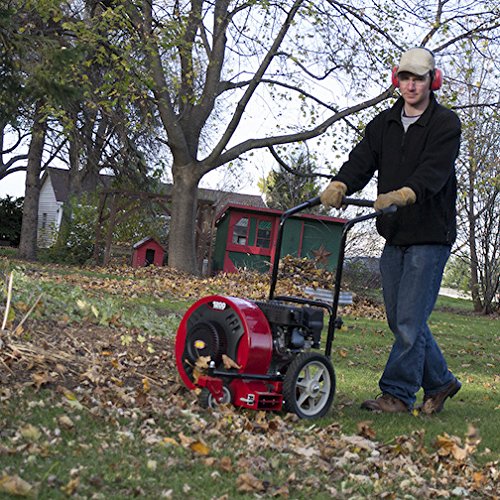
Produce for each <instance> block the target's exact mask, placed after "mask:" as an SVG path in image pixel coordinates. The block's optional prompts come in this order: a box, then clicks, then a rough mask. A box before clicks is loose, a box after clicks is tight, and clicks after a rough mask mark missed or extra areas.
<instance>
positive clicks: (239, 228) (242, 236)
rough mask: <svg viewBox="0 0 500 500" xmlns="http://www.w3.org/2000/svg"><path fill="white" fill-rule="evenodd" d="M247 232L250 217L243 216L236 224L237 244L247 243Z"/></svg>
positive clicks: (234, 232)
mask: <svg viewBox="0 0 500 500" xmlns="http://www.w3.org/2000/svg"><path fill="white" fill-rule="evenodd" d="M247 233H248V217H242V218H241V219H239V220H238V222H237V223H236V224H235V225H234V230H233V243H235V244H236V245H246V244H247Z"/></svg>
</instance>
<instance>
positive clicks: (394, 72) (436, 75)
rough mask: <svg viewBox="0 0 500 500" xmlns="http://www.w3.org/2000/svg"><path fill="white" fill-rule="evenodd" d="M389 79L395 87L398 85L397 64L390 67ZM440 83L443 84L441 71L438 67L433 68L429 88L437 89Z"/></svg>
mask: <svg viewBox="0 0 500 500" xmlns="http://www.w3.org/2000/svg"><path fill="white" fill-rule="evenodd" d="M391 80H392V84H393V85H394V86H395V87H396V88H398V87H399V78H398V66H394V68H392V73H391ZM442 85H443V72H442V71H441V70H440V69H439V68H436V69H435V70H434V78H433V79H432V83H431V90H439V89H440V88H441V86H442Z"/></svg>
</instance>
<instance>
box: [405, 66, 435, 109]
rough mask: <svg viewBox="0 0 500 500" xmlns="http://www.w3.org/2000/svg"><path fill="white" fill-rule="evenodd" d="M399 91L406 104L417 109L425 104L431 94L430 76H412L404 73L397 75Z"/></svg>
mask: <svg viewBox="0 0 500 500" xmlns="http://www.w3.org/2000/svg"><path fill="white" fill-rule="evenodd" d="M398 79H399V91H400V92H401V95H402V96H403V99H404V100H405V102H406V103H408V104H409V105H411V106H414V107H418V106H419V105H420V104H426V103H427V102H428V100H429V96H430V93H431V89H430V86H431V78H430V75H428V74H427V75H424V76H420V75H414V74H413V73H408V72H406V71H403V72H401V73H400V74H399V75H398Z"/></svg>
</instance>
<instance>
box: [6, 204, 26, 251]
mask: <svg viewBox="0 0 500 500" xmlns="http://www.w3.org/2000/svg"><path fill="white" fill-rule="evenodd" d="M23 201H24V198H12V197H11V196H7V197H6V198H2V199H0V240H3V241H7V242H9V243H10V244H11V245H13V246H17V245H19V239H20V237H21V224H22V220H23Z"/></svg>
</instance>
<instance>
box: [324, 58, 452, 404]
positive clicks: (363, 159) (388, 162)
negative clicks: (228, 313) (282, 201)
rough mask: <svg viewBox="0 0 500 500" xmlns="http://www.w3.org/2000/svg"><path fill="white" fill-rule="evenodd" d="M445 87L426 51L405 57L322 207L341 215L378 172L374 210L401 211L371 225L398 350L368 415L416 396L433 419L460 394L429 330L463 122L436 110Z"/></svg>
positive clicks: (448, 232) (448, 238) (448, 233)
mask: <svg viewBox="0 0 500 500" xmlns="http://www.w3.org/2000/svg"><path fill="white" fill-rule="evenodd" d="M441 78H442V75H441V72H440V70H439V69H436V68H435V62H434V56H433V54H432V52H430V51H429V50H427V49H424V48H414V49H411V50H408V51H407V52H405V53H404V54H403V55H402V56H401V60H400V63H399V66H398V67H396V68H395V69H394V70H393V83H394V84H395V86H396V87H399V90H400V93H401V97H400V98H399V99H398V100H397V102H396V103H395V104H394V106H392V108H390V109H387V110H385V111H382V112H381V113H380V114H378V115H377V116H376V117H375V118H374V119H373V120H372V121H371V122H370V123H369V124H368V125H367V127H366V131H365V135H364V138H363V139H362V140H361V142H360V143H359V144H358V145H357V146H356V147H355V148H354V149H353V150H352V152H351V153H350V155H349V158H348V160H347V161H346V162H345V163H344V165H343V166H342V168H341V169H340V171H339V173H338V174H337V175H336V176H335V177H334V179H333V181H332V182H331V183H330V185H329V186H328V187H327V188H326V190H325V191H324V192H323V193H322V194H321V201H322V203H323V204H324V205H325V206H333V207H336V208H340V207H341V205H342V198H343V196H345V195H351V194H352V193H354V192H356V191H359V190H360V189H362V188H363V187H365V185H366V184H367V183H368V181H369V180H370V179H371V178H372V176H373V175H374V174H375V172H377V173H378V196H377V198H376V201H375V205H374V207H375V209H377V210H380V209H382V208H385V207H387V206H389V205H397V206H398V210H397V212H396V213H393V214H385V215H382V216H380V217H379V218H378V219H377V229H378V232H379V233H380V234H381V235H382V236H383V237H384V238H385V240H386V244H385V247H384V250H383V252H382V256H381V259H380V269H381V273H382V285H383V292H384V302H385V308H386V313H387V320H388V323H389V327H390V328H391V330H392V332H393V334H394V344H393V346H392V350H391V353H390V355H389V359H388V361H387V364H386V366H385V369H384V372H383V374H382V377H381V379H380V382H379V387H380V389H381V391H382V395H381V397H378V398H376V399H371V400H368V401H365V402H363V403H362V405H361V407H362V408H365V409H367V410H372V411H377V412H390V413H393V412H407V411H410V410H412V409H413V407H414V403H415V400H416V396H415V395H416V393H417V392H418V391H419V389H420V388H421V387H422V388H423V389H424V401H423V404H422V405H421V406H420V407H419V408H420V410H421V411H422V412H424V413H427V414H431V413H437V412H440V411H441V410H442V409H443V406H444V402H445V401H446V399H447V398H451V397H453V396H454V395H455V394H456V393H457V392H458V391H459V390H460V387H461V384H460V382H459V381H458V380H457V379H456V378H455V377H454V376H453V374H452V373H451V372H450V371H449V370H448V367H447V364H446V361H445V359H444V357H443V354H442V353H441V350H440V349H439V347H438V345H437V343H436V341H435V340H434V338H433V336H432V333H431V331H430V330H429V327H428V325H427V320H428V318H429V316H430V314H431V312H432V310H433V308H434V304H435V301H436V299H437V295H438V292H439V287H440V283H441V279H442V275H443V271H444V266H445V264H446V261H447V260H448V257H449V254H450V249H451V245H452V244H453V242H454V241H455V237H456V222H455V219H456V208H455V203H456V176H455V160H456V158H457V155H458V152H459V145H460V121H459V118H458V117H457V115H456V114H455V113H454V112H452V111H451V110H449V109H446V108H444V107H443V106H441V105H440V104H438V102H437V101H436V98H435V96H434V90H437V89H438V88H439V87H440V85H441Z"/></svg>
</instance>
